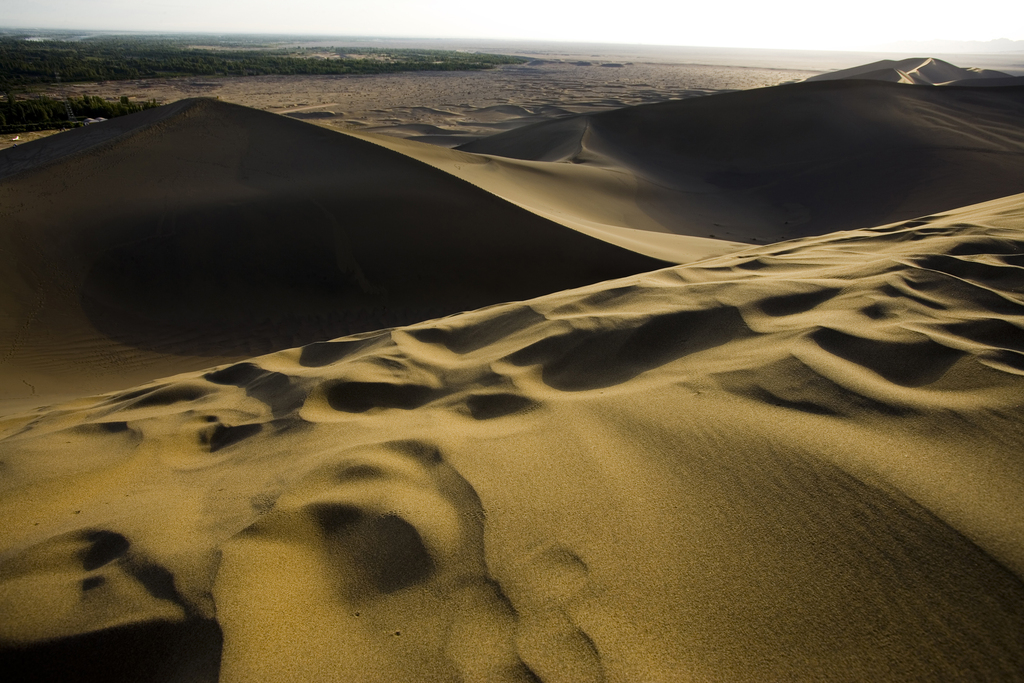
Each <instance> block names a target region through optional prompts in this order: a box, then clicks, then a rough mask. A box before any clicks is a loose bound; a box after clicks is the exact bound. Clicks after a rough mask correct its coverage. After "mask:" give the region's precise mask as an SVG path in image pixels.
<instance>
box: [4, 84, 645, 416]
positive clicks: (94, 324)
mask: <svg viewBox="0 0 1024 683" xmlns="http://www.w3.org/2000/svg"><path fill="white" fill-rule="evenodd" d="M111 131H113V132H111ZM3 159H4V160H6V166H5V167H4V168H5V169H6V171H9V172H10V175H7V176H6V177H4V178H3V179H0V204H2V205H3V207H4V215H3V223H4V225H3V231H2V234H0V248H2V250H3V251H2V262H3V264H4V267H3V269H2V274H0V291H2V293H0V310H2V312H3V314H4V315H3V317H2V318H0V336H2V338H3V339H4V340H5V345H6V346H5V348H4V349H3V354H2V361H3V362H2V363H0V399H4V400H7V401H11V402H18V401H22V402H25V401H27V402H30V403H31V402H33V401H34V402H35V403H36V404H39V403H41V402H43V401H44V400H46V398H45V397H51V400H53V398H52V397H59V396H65V397H66V396H69V395H70V394H68V393H67V392H66V387H68V385H70V384H77V383H86V384H89V385H90V386H91V387H92V389H91V391H93V392H95V391H103V390H108V389H111V388H113V387H115V386H122V387H124V386H131V385H133V384H137V383H139V382H141V381H146V380H149V379H153V378H155V377H159V376H162V375H167V374H174V373H176V372H181V371H184V370H189V369H198V368H201V367H205V366H209V365H210V364H211V363H216V362H223V361H224V360H227V359H231V358H244V357H248V356H252V355H258V354H261V353H266V352H269V351H272V350H276V349H282V348H289V347H293V346H297V345H301V344H306V343H309V342H312V341H318V340H324V339H330V338H333V337H337V336H341V335H345V334H353V333H357V332H363V331H368V330H374V329H380V328H382V327H389V326H393V325H399V324H409V323H412V322H418V321H421V320H426V319H431V318H436V317H440V316H444V315H448V314H451V313H456V312H459V311H463V310H471V309H475V308H479V307H481V306H486V305H490V304H495V303H499V302H505V301H514V300H520V299H527V298H531V297H534V296H538V295H541V294H545V293H548V292H553V291H559V290H562V289H565V288H568V287H576V286H579V285H582V284H589V283H592V282H597V281H601V280H604V279H608V278H610V277H620V276H622V275H626V274H630V273H637V272H643V271H646V270H650V269H651V268H656V267H659V266H662V265H665V262H664V261H661V260H658V259H654V258H650V257H648V256H643V255H640V254H637V253H635V252H634V251H631V250H627V249H623V248H621V247H618V246H615V245H611V244H609V243H608V242H606V241H602V240H600V239H595V238H594V237H591V236H588V235H584V234H583V233H581V232H579V231H576V230H572V229H568V228H566V227H564V226H561V225H559V224H557V223H553V222H551V221H548V220H545V219H544V218H542V217H539V216H536V215H533V214H531V213H528V212H527V211H524V210H523V209H521V208H519V207H517V206H515V205H513V204H511V203H508V202H506V201H504V200H502V199H499V198H498V197H496V196H495V195H493V194H491V193H488V192H485V191H483V190H480V189H479V188H477V187H474V186H473V185H470V184H468V183H466V182H464V181H462V180H460V179H458V178H454V177H452V176H451V175H448V174H446V173H442V172H441V171H438V170H436V169H434V168H431V167H430V166H428V165H426V164H424V163H422V162H419V161H417V160H415V159H411V158H409V157H406V156H402V155H399V154H395V153H394V152H392V151H389V150H386V149H383V148H381V147H380V146H378V145H372V144H369V143H367V142H364V141H362V140H359V139H356V138H354V137H351V136H347V135H344V134H341V133H337V132H333V131H328V130H325V129H322V128H319V127H316V126H313V125H310V124H305V123H302V122H299V121H293V120H290V119H288V118H286V117H282V116H277V115H274V114H269V113H266V112H260V111H257V110H253V109H247V108H245V107H240V106H237V105H231V104H226V103H222V102H218V101H216V100H192V101H187V102H180V103H176V104H174V105H170V106H169V107H166V108H160V109H154V110H151V111H150V112H143V113H142V114H140V115H136V116H127V117H124V120H123V121H122V120H120V119H119V120H113V121H110V122H108V123H104V124H102V125H97V126H90V127H89V128H85V129H79V130H73V131H70V132H67V133H63V134H61V135H58V136H53V137H50V138H46V139H43V140H38V141H35V142H32V143H29V144H26V145H23V146H20V147H18V148H16V149H13V150H8V151H6V152H4V154H3ZM84 358H89V359H90V360H89V361H88V362H87V363H83V359H84ZM218 359H219V360H218Z"/></svg>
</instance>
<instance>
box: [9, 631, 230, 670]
mask: <svg viewBox="0 0 1024 683" xmlns="http://www.w3.org/2000/svg"><path fill="white" fill-rule="evenodd" d="M222 646H223V636H222V634H221V630H220V626H219V625H218V624H217V622H216V621H214V620H212V619H191V620H188V621H183V622H180V623H167V622H151V623H146V624H133V625H131V626H124V627H120V628H112V629H105V630H103V631H97V632H94V633H86V634H83V635H79V636H73V637H71V638H65V639H63V640H56V641H51V642H45V643H34V644H32V645H26V646H21V647H11V646H7V647H3V648H0V671H2V672H3V674H2V676H3V679H4V680H5V681H8V682H9V683H22V682H24V683H215V682H216V681H217V679H218V677H219V674H220V658H221V648H222Z"/></svg>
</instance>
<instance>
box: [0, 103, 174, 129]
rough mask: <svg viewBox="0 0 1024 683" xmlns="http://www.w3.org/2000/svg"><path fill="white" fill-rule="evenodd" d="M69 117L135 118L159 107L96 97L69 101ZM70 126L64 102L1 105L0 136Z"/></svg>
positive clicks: (152, 104) (155, 104) (154, 104)
mask: <svg viewBox="0 0 1024 683" xmlns="http://www.w3.org/2000/svg"><path fill="white" fill-rule="evenodd" d="M68 104H69V105H71V113H72V114H73V115H74V116H75V117H76V118H105V119H110V118H114V117H115V116H124V115H125V114H134V113H135V112H138V111H142V110H144V109H152V108H153V107H157V106H159V105H158V104H157V103H156V100H150V101H149V102H132V101H130V100H129V99H128V98H127V97H122V98H120V99H119V100H118V101H116V102H108V101H107V100H105V99H103V98H102V97H96V96H95V95H83V96H82V97H69V98H68ZM71 125H73V124H72V123H70V122H69V121H68V114H67V109H66V108H65V106H64V101H63V100H57V99H53V98H52V97H45V96H44V97H38V98H34V99H30V100H17V99H13V98H8V99H7V101H6V102H3V103H0V133H25V132H28V131H33V130H51V129H54V128H63V127H68V126H71Z"/></svg>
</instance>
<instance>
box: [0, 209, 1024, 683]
mask: <svg viewBox="0 0 1024 683" xmlns="http://www.w3.org/2000/svg"><path fill="white" fill-rule="evenodd" d="M1022 229H1024V196H1020V195H1018V196H1015V197H1010V198H1008V199H1004V200H998V201H995V202H990V203H988V204H983V205H979V206H976V207H971V208H969V209H965V210H962V211H956V212H951V213H948V214H943V215H935V216H929V217H926V218H922V219H920V220H917V221H912V222H909V223H902V224H895V225H890V226H885V227H882V228H877V229H865V230H858V231H852V232H844V233H836V234H833V235H829V236H825V237H818V238H810V239H805V240H800V241H793V242H788V243H784V244H779V245H772V246H768V247H760V248H752V249H749V250H746V251H743V252H739V253H735V254H732V255H729V256H724V257H721V258H719V259H715V260H710V261H704V262H702V263H700V264H695V265H692V266H679V267H675V268H670V269H665V270H659V271H654V272H652V273H650V274H645V275H639V276H634V277H629V278H626V279H620V280H616V281H611V282H607V283H601V284H597V285H592V286H589V287H585V288H582V289H576V290H571V291H566V292H561V293H556V294H552V295H549V296H546V297H542V298H539V299H534V300H531V301H528V302H524V303H512V304H505V305H500V306H495V307H490V308H487V309H483V310H481V311H477V312H471V313H465V314H462V315H458V316H454V317H451V318H446V319H444V320H442V321H438V322H435V323H425V324H420V325H413V326H411V327H406V328H399V329H394V330H390V331H383V332H374V333H367V334H363V335H359V336H355V337H348V338H344V339H339V340H337V341H332V342H322V343H315V344H311V345H307V346H304V347H300V348H296V349H293V350H287V351H282V352H279V353H276V354H272V355H269V356H263V357H259V358H253V359H251V360H248V361H245V362H242V363H237V364H233V365H227V366H223V367H219V368H216V369H213V370H210V371H206V372H201V373H195V374H188V375H179V376H176V377H173V378H169V379H166V380H161V381H158V382H155V383H152V384H149V385H145V386H142V387H139V388H137V389H133V390H131V391H126V392H115V393H111V394H107V395H102V396H99V397H95V398H89V399H81V400H79V401H77V402H75V403H74V404H70V405H66V406H61V407H55V408H46V409H40V410H37V411H34V412H30V413H27V414H23V415H20V416H15V417H10V418H8V419H7V420H6V421H5V423H4V425H3V426H4V432H3V434H4V438H3V440H2V441H0V445H2V448H3V468H4V470H3V472H4V479H3V482H4V493H3V498H2V503H0V510H2V514H3V518H4V519H5V520H7V523H6V524H5V525H4V528H3V530H2V531H0V539H2V540H0V543H2V547H3V548H4V558H5V560H6V561H5V562H4V564H3V565H0V577H2V583H0V605H2V610H3V612H4V614H5V615H6V617H7V618H6V619H5V620H4V622H3V632H2V634H0V636H2V637H3V639H4V641H5V642H6V643H7V645H8V647H9V648H11V646H14V647H13V649H8V650H7V656H8V657H10V658H17V657H26V658H28V659H30V660H31V661H33V662H36V663H38V664H39V665H40V666H42V667H43V668H45V667H46V666H47V665H48V664H52V663H53V662H55V661H57V662H59V661H62V657H63V656H64V654H65V653H66V652H69V651H70V652H75V653H77V656H79V657H81V659H82V660H83V666H86V667H90V666H91V667H97V670H98V671H101V672H102V671H104V667H106V666H113V667H114V669H115V670H116V668H117V665H110V664H109V663H108V662H107V661H106V660H107V659H109V658H110V657H111V656H113V653H117V654H116V659H117V660H118V661H119V662H120V661H121V658H122V656H124V657H128V658H130V657H131V656H133V655H132V653H123V655H122V653H120V652H119V650H118V647H119V646H126V645H125V644H126V643H131V644H133V645H132V647H133V648H138V649H139V651H140V652H144V653H147V654H148V655H149V659H147V660H146V661H148V662H149V663H150V664H151V665H152V666H154V667H157V666H158V665H160V666H172V665H175V662H176V660H175V657H178V656H181V653H180V652H178V651H177V650H178V649H179V648H186V647H187V648H190V649H192V650H195V651H196V652H198V653H200V654H202V656H198V657H196V658H192V659H189V660H188V661H189V662H190V663H191V664H190V665H193V666H195V667H198V668H200V669H202V670H201V671H197V672H195V676H196V678H195V679H193V680H204V678H203V676H205V677H206V679H208V680H212V679H213V678H214V677H215V676H216V670H217V666H216V665H217V658H218V657H217V656H216V655H217V652H218V649H219V648H220V646H221V644H223V651H222V655H219V656H220V657H221V659H220V680H222V681H250V680H257V679H258V680H327V679H330V678H332V677H333V678H335V679H341V680H374V681H376V680H381V681H383V680H444V681H447V680H481V681H483V680H489V681H500V680H536V679H540V680H544V681H585V680H688V679H691V678H693V679H699V680H709V679H715V680H781V679H793V678H799V679H804V680H809V679H815V680H868V679H871V678H879V677H881V678H885V679H889V680H910V679H913V680H950V679H952V678H957V677H958V676H961V675H968V674H969V676H968V677H971V676H974V677H976V679H977V680H1009V679H1011V678H1013V677H1014V676H1015V675H1017V674H1019V673H1020V671H1021V667H1022V666H1024V648H1022V647H1021V642H1020V639H1019V635H1020V633H1021V629H1022V628H1024V610H1022V605H1024V584H1022V582H1021V578H1020V577H1021V575H1022V572H1024V543H1022V539H1024V515H1022V513H1021V507H1020V505H1019V501H1020V500H1021V496H1022V494H1024V490H1022V482H1024V463H1022V462H1021V459H1020V448H1019V446H1020V443H1021V439H1022V437H1024V433H1022V431H1024V430H1022V424H1024V423H1022V421H1021V417H1022V415H1021V411H1022V409H1024V407H1022V402H1021V396H1022V395H1024V379H1022V375H1024V298H1022V296H1021V290H1022V288H1024V269H1022V266H1024V264H1021V263H1020V258H1021V257H1020V254H1021V253H1022V252H1024V239H1022V237H1021V236H1022V234H1024V232H1022ZM214 619H216V622H214V621H213V620H214ZM218 626H219V629H218V628H217V627H218ZM54 637H59V638H60V640H57V641H55V642H54V641H51V642H47V643H40V641H42V640H45V639H52V638H54ZM221 638H223V643H222V641H221ZM204 653H205V654H204ZM158 655H159V656H158ZM134 656H139V655H138V654H137V653H136V654H135V655H134ZM160 656H163V657H165V658H166V660H165V661H164V660H161V659H160ZM104 676H106V674H102V675H101V676H100V677H101V678H103V677H104Z"/></svg>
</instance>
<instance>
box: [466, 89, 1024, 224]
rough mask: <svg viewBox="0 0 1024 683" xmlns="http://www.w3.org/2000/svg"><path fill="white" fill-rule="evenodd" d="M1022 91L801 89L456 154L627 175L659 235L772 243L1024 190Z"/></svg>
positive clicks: (665, 110) (672, 109)
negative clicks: (569, 165)
mask: <svg viewBox="0 0 1024 683" xmlns="http://www.w3.org/2000/svg"><path fill="white" fill-rule="evenodd" d="M1022 121H1024V88H998V89H991V88H985V89H971V88H933V87H930V86H929V87H905V86H902V85H899V84H893V83H880V82H867V81H827V82H816V83H798V84H792V85H783V86H778V87H774V88H762V89H758V90H748V91H743V92H736V93H725V94H719V95H714V96H710V97H703V98H697V99H690V100H684V101H680V102H665V103H661V104H653V105H645V106H638V107H629V108H624V109H620V110H616V111H611V112H605V113H601V114H594V115H589V116H586V117H575V118H568V119H561V120H558V121H552V122H547V123H543V124H537V125H534V126H528V127H525V128H521V129H517V130H514V131H509V132H507V133H502V134H499V135H494V136H491V137H489V138H484V139H482V140H479V141H476V142H473V143H470V144H466V145H463V146H461V147H459V149H460V150H464V151H468V152H474V153H478V154H493V155H496V156H505V157H510V158H515V159H525V160H546V161H554V160H561V161H571V162H573V163H574V164H583V165H593V166H596V167H604V168H609V169H615V170H617V171H619V172H621V171H627V172H629V173H631V174H633V175H635V176H636V177H637V178H638V179H639V180H638V187H637V190H636V202H637V204H638V205H639V206H640V208H642V209H643V210H644V211H645V212H646V213H647V214H648V215H649V216H650V217H651V218H652V219H653V220H654V221H656V222H657V223H660V224H661V225H662V226H664V228H665V229H666V230H668V231H670V232H676V233H679V234H686V235H695V236H701V237H705V236H707V235H709V234H711V235H714V236H715V237H717V238H719V239H727V240H735V241H746V242H750V241H762V242H775V241H779V240H785V239H792V238H794V237H801V236H810V235H817V234H823V233H826V232H831V231H834V230H844V229H852V228H860V227H866V226H872V225H881V224H884V223H889V222H893V221H898V220H907V219H910V218H913V217H916V216H920V215H924V214H928V213H934V212H936V211H944V210H949V209H953V208H956V207H960V206H965V205H968V204H973V203H976V202H981V201H986V200H989V199H994V198H997V197H1002V196H1006V195H1009V194H1014V193H1017V192H1021V191H1024V184H1022V182H1024V181H1022V180H1021V179H1022V178H1024V124H1022V123H1021V122H1022Z"/></svg>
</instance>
